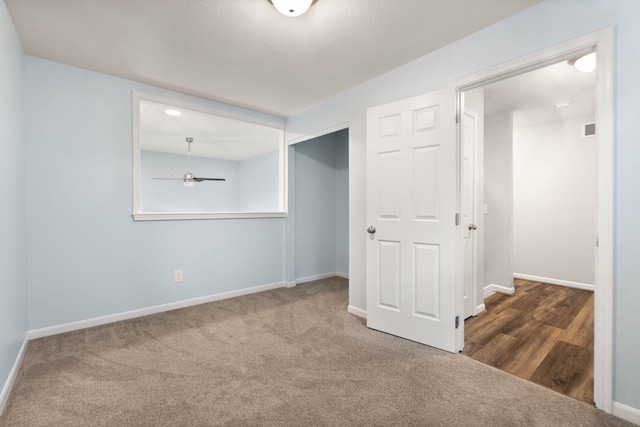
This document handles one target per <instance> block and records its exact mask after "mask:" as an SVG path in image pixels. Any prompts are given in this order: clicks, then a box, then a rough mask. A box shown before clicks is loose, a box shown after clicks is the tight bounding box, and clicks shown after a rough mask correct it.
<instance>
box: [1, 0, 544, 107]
mask: <svg viewBox="0 0 640 427" xmlns="http://www.w3.org/2000/svg"><path fill="white" fill-rule="evenodd" d="M540 1H542V0H318V1H317V3H316V4H315V5H314V6H312V7H311V9H310V10H309V11H308V12H307V13H306V14H304V15H302V16H300V17H297V18H290V17H286V16H283V15H281V14H280V13H278V12H277V11H276V10H275V8H274V7H273V6H271V4H270V3H269V2H268V1H267V0H5V3H6V5H7V8H8V10H9V13H10V14H11V17H12V19H13V21H14V23H15V26H16V29H17V31H18V35H19V36H20V39H21V41H22V43H23V46H24V49H25V51H26V53H27V54H29V55H33V56H37V57H41V58H45V59H50V60H54V61H57V62H61V63H64V64H69V65H74V66H78V67H82V68H86V69H89V70H94V71H98V72H102V73H106V74H110V75H114V76H119V77H124V78H127V79H131V80H135V81H140V82H145V83H150V84H154V85H157V86H161V87H166V88H169V89H174V90H177V91H180V92H185V93H189V94H193V95H198V96H202V97H204V98H208V99H213V100H217V101H222V102H226V103H229V104H233V105H238V106H242V107H247V108H251V109H254V110H257V111H263V112H267V113H271V114H275V115H278V116H283V117H287V116H290V115H293V114H295V113H298V112H300V111H302V110H304V109H306V108H308V107H310V106H312V105H314V104H317V103H319V102H322V101H323V100H325V99H327V98H329V97H331V96H333V95H335V94H338V93H340V92H342V91H344V90H346V89H348V88H350V87H353V86H355V85H357V84H360V83H363V82H365V81H367V80H370V79H371V78H373V77H376V76H378V75H380V74H382V73H385V72H387V71H389V70H391V69H393V68H396V67H398V66H400V65H402V64H405V63H407V62H409V61H411V60H413V59H416V58H418V57H420V56H423V55H425V54H427V53H429V52H431V51H434V50H436V49H438V48H440V47H442V46H445V45H447V44H449V43H451V42H453V41H455V40H458V39H460V38H463V37H465V36H467V35H469V34H471V33H474V32H476V31H478V30H480V29H482V28H485V27H487V26H489V25H491V24H494V23H496V22H498V21H500V20H502V19H504V18H506V17H508V16H511V15H513V14H515V13H518V12H520V11H522V10H524V9H526V8H528V7H530V6H533V5H534V4H536V3H539V2H540Z"/></svg>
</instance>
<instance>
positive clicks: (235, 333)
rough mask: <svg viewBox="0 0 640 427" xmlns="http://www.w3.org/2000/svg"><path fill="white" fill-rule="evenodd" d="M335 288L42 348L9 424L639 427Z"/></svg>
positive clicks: (84, 335) (28, 366) (258, 297)
mask: <svg viewBox="0 0 640 427" xmlns="http://www.w3.org/2000/svg"><path fill="white" fill-rule="evenodd" d="M347 298H348V283H347V281H346V280H343V279H339V278H332V279H327V280H323V281H318V282H313V283H308V284H305V285H299V286H297V287H295V288H292V289H277V290H273V291H268V292H263V293H260V294H254V295H249V296H244V297H239V298H234V299H230V300H225V301H219V302H215V303H209V304H203V305H200V306H197V307H191V308H186V309H182V310H175V311H171V312H167V313H162V314H157V315H153V316H147V317H144V318H139V319H133V320H127V321H123V322H118V323H114V324H110V325H105V326H100V327H96V328H91V329H86V330H82V331H77V332H71V333H67V334H64V335H57V336H53V337H48V338H42V339H38V340H34V341H32V342H30V343H29V346H28V348H27V352H26V355H25V358H24V362H23V365H22V368H21V370H20V373H19V374H18V378H17V381H16V383H15V385H14V388H13V391H12V393H11V396H10V398H9V402H8V404H7V407H6V408H5V411H4V414H3V415H2V417H1V418H0V426H6V427H8V426H29V427H32V426H212V425H231V426H251V425H255V426H306V425H309V426H316V425H318V426H322V425H326V426H341V425H362V426H365V425H366V426H393V425H398V426H404V425H420V426H626V425H631V424H628V423H626V422H624V421H622V420H620V419H617V418H615V417H613V416H610V415H607V414H605V413H604V412H602V411H599V410H596V409H594V408H593V407H591V406H589V405H587V404H584V403H581V402H579V401H577V400H574V399H571V398H569V397H565V396H562V395H560V394H557V393H555V392H553V391H550V390H547V389H544V388H542V387H540V386H537V385H535V384H532V383H528V382H526V381H524V380H521V379H519V378H517V377H514V376H511V375H508V374H506V373H503V372H500V371H498V370H495V369H493V368H491V367H488V366H485V365H482V364H480V363H479V362H476V361H474V360H472V359H470V358H468V357H466V356H462V355H454V354H449V353H445V352H442V351H439V350H435V349H433V348H430V347H427V346H423V345H419V344H416V343H413V342H410V341H406V340H403V339H400V338H397V337H393V336H390V335H386V334H383V333H380V332H376V331H373V330H369V329H367V328H366V327H365V325H364V321H363V320H361V319H358V318H356V317H354V316H352V315H350V314H348V313H347Z"/></svg>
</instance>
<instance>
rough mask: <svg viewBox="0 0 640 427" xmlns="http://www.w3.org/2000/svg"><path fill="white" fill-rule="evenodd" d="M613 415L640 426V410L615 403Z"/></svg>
mask: <svg viewBox="0 0 640 427" xmlns="http://www.w3.org/2000/svg"><path fill="white" fill-rule="evenodd" d="M613 415H615V416H616V417H618V418H622V419H623V420H626V421H629V422H630V423H634V424H637V425H640V409H636V408H633V407H631V406H627V405H624V404H622V403H620V402H613Z"/></svg>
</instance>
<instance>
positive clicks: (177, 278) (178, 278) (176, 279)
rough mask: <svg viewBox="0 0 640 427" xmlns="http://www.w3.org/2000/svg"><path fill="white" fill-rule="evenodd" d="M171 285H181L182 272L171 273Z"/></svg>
mask: <svg viewBox="0 0 640 427" xmlns="http://www.w3.org/2000/svg"><path fill="white" fill-rule="evenodd" d="M173 283H182V270H175V271H174V272H173Z"/></svg>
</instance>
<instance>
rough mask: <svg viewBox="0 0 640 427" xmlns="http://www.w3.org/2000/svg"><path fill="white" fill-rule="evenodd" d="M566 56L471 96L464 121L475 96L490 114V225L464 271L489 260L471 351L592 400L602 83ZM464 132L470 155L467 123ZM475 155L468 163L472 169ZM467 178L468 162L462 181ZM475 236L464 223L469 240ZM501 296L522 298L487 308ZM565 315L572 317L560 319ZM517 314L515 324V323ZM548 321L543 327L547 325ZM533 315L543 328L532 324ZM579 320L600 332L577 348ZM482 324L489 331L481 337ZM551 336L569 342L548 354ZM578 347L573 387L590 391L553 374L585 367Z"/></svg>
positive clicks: (484, 207) (486, 160) (484, 214)
mask: <svg viewBox="0 0 640 427" xmlns="http://www.w3.org/2000/svg"><path fill="white" fill-rule="evenodd" d="M587 53H589V51H581V52H576V53H574V55H575V56H576V57H579V56H583V55H585V54H587ZM567 59H569V60H571V59H574V58H571V57H567V58H562V60H561V61H559V62H557V63H555V64H551V65H546V64H545V66H544V67H540V68H537V69H534V70H531V71H529V72H527V73H520V74H517V75H516V76H508V77H505V78H504V79H501V80H498V79H494V80H493V81H491V82H488V83H486V84H484V85H476V86H474V87H473V88H472V89H470V90H468V91H462V96H461V98H462V106H463V109H462V111H463V113H464V112H465V111H466V105H467V104H466V102H465V101H466V99H467V98H469V100H470V102H469V105H471V106H472V108H473V109H475V110H477V109H478V107H477V105H478V101H477V100H478V98H480V99H481V100H482V102H481V104H482V105H481V107H480V108H484V115H483V118H484V123H483V124H484V129H485V131H484V133H483V135H482V137H480V138H478V144H477V150H476V151H477V153H478V155H477V157H478V158H479V162H477V163H476V166H477V168H478V171H479V173H477V174H476V179H477V181H479V182H480V186H479V187H478V188H479V189H478V190H477V191H476V192H475V193H474V196H475V202H476V209H475V210H476V212H477V215H476V217H475V218H472V219H470V220H469V221H468V222H469V223H470V224H472V223H473V226H474V229H475V224H479V226H480V229H481V230H482V234H481V235H480V236H477V237H479V238H478V239H477V240H478V245H477V254H479V255H478V256H477V257H473V258H470V257H469V256H467V259H466V260H465V261H464V265H465V269H468V266H469V264H470V263H473V262H474V260H476V259H477V260H479V262H478V263H476V265H475V273H476V274H475V275H473V277H474V278H475V280H476V281H477V286H476V288H475V289H474V290H475V291H476V293H477V299H476V304H477V305H476V307H475V309H474V310H473V312H472V313H470V314H477V313H478V312H482V311H483V310H484V309H485V302H486V308H487V311H486V312H484V313H482V314H480V316H478V318H473V319H470V321H469V322H468V325H465V327H467V326H469V328H468V331H465V344H467V346H466V347H465V349H464V353H465V354H468V355H470V356H472V357H473V358H475V359H477V360H480V361H483V362H485V363H488V364H491V365H493V366H495V367H498V368H500V369H503V370H505V371H507V372H511V373H514V374H516V375H518V376H521V377H523V378H525V379H528V380H532V381H534V382H537V383H539V384H542V385H545V386H548V387H549V388H552V389H555V390H556V391H560V392H565V394H568V395H571V396H573V397H576V398H578V399H580V400H583V401H587V402H589V403H593V394H592V392H593V370H592V366H593V355H594V353H593V348H594V345H593V343H594V336H593V293H592V292H593V291H594V290H595V283H596V281H597V278H596V271H595V267H596V265H597V261H596V256H597V251H596V249H595V245H596V241H597V229H598V226H597V222H598V218H597V214H598V206H599V203H598V200H597V199H598V189H597V185H598V181H599V177H598V172H597V163H598V162H597V160H598V153H599V150H598V147H597V144H596V138H595V136H594V135H593V127H594V126H595V116H596V108H595V106H596V102H595V98H596V96H595V95H596V78H595V73H581V72H579V71H577V70H576V69H575V68H574V67H573V65H572V64H570V63H568V62H572V61H567ZM461 128H462V129H463V131H462V135H461V138H460V143H461V145H462V147H461V150H462V149H463V145H464V129H465V124H464V121H463V123H462V126H461ZM587 129H589V131H587ZM464 159H465V156H463V155H461V161H462V162H464ZM464 176H465V174H464V166H461V177H462V180H463V182H464ZM466 187H468V186H466ZM466 187H465V186H464V185H463V186H462V195H461V197H462V200H463V201H462V203H461V205H462V206H464V200H465V198H468V193H465V188H466ZM465 194H466V195H465ZM464 225H466V224H464V223H463V226H464ZM469 230H471V225H469ZM465 232H466V228H464V227H463V230H462V233H463V236H464V235H465ZM464 245H465V242H464V238H463V247H464ZM464 276H465V277H464V283H465V285H466V288H468V286H469V285H468V278H467V277H466V276H467V275H464ZM514 278H516V280H515V286H514ZM555 285H562V286H568V287H571V288H578V289H586V290H588V291H591V293H590V292H585V291H584V290H580V291H575V290H574V289H568V288H560V287H557V286H555ZM495 292H502V293H503V294H508V295H511V294H513V296H505V295H496V296H492V297H491V298H489V299H487V300H486V301H485V300H484V298H485V297H487V296H489V295H492V294H494V293H495ZM466 294H467V292H465V295H466ZM574 294H575V295H574ZM589 294H591V297H589ZM513 302H516V303H515V304H513V306H512V303H513ZM543 304H551V305H552V306H551V307H545V306H544V305H543ZM525 307H526V309H524V311H521V310H520V309H521V308H525ZM574 309H575V310H574ZM561 310H562V311H563V312H562V313H561V314H562V315H563V316H564V319H560V318H559V317H558V316H556V314H558V313H556V312H559V311H561ZM464 312H465V317H466V315H467V314H468V313H469V309H468V308H467V307H465V310H464ZM568 313H570V314H571V316H569V315H568ZM578 314H580V315H579V316H578ZM509 316H512V318H511V319H507V317H509ZM578 317H579V318H578ZM480 318H482V320H479V319H480ZM499 318H500V319H499ZM540 318H542V320H543V321H542V323H540V322H537V320H540ZM532 319H534V320H536V321H534V322H530V321H531V320H532ZM505 320H507V322H508V323H504V321H505ZM589 322H590V323H589ZM569 324H571V325H573V326H575V325H577V324H580V325H581V326H580V328H582V331H583V332H584V331H590V336H588V337H586V336H582V337H581V338H580V340H579V341H580V346H577V345H575V344H576V343H575V342H572V340H573V341H575V336H572V334H571V333H570V332H569V331H568V329H569ZM479 325H484V326H483V327H485V328H487V330H486V331H485V332H483V333H478V327H479ZM515 325H527V326H526V327H518V326H515ZM573 326H572V328H573ZM573 329H575V328H573ZM550 330H551V332H550ZM536 331H537V332H536ZM493 332H497V333H496V334H493ZM536 334H538V335H536ZM582 335H585V334H584V333H582ZM549 336H555V337H556V338H558V339H557V340H556V339H555V338H554V339H553V340H551V341H552V342H551V343H547V344H548V345H547V346H546V347H545V348H542V349H541V347H540V345H539V344H540V343H541V342H542V341H541V339H542V338H543V337H544V339H547V338H548V337H549ZM532 343H538V344H535V345H534V347H535V350H536V351H533V350H534V349H533V348H529V350H527V348H528V346H529V347H530V346H531V345H532ZM542 350H544V351H542ZM576 351H578V352H581V356H580V357H581V360H582V359H584V361H583V362H584V363H582V365H585V366H589V369H588V370H589V372H583V371H584V367H583V366H581V367H579V368H578V367H576V373H574V374H572V375H573V378H572V379H571V380H575V382H580V383H581V384H580V385H579V387H581V390H578V391H576V387H577V386H575V384H569V385H567V384H565V383H567V382H569V380H568V379H567V378H566V377H564V378H562V375H561V373H559V372H557V371H554V370H553V369H549V368H550V367H553V365H554V364H555V365H558V363H557V362H555V363H554V362H552V361H551V362H550V360H552V359H553V358H555V360H565V359H572V358H573V359H575V358H576V357H575V354H573V353H576ZM562 352H565V354H563V353H562ZM569 353H572V354H573V355H572V354H569ZM505 357H506V358H505ZM527 358H528V359H527ZM516 362H517V363H516ZM567 369H569V368H567ZM567 369H565V371H566V370H567ZM579 369H582V370H583V371H579ZM569 370H570V369H569ZM545 375H546V376H547V377H545ZM586 388H589V390H587V391H585V389H586Z"/></svg>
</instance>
